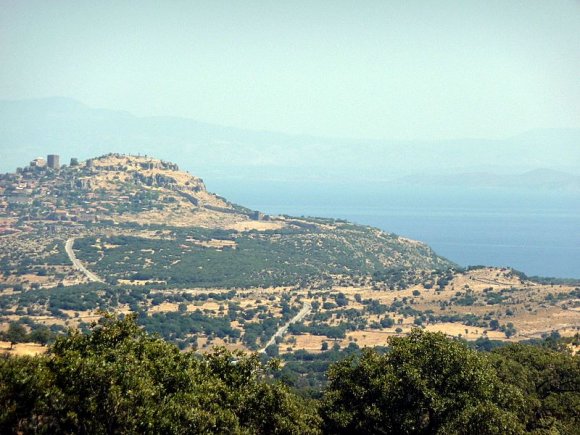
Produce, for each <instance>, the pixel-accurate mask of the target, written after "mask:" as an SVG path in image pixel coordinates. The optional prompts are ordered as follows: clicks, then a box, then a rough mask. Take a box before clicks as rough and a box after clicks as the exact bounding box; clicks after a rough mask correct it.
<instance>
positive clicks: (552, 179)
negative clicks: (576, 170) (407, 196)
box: [398, 169, 580, 191]
mask: <svg viewBox="0 0 580 435" xmlns="http://www.w3.org/2000/svg"><path fill="white" fill-rule="evenodd" d="M398 181H399V182H401V183H405V184H416V185H425V186H433V185H436V186H464V187H506V188H517V189H546V190H548V189H560V190H564V189H565V190H572V191H580V176H578V175H572V174H569V173H566V172H562V171H556V170H552V169H535V170H532V171H527V172H524V173H522V174H497V173H493V172H465V173H458V174H444V175H437V174H431V175H426V174H417V175H412V176H406V177H402V178H400V179H399V180H398Z"/></svg>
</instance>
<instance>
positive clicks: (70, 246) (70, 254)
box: [64, 237, 104, 282]
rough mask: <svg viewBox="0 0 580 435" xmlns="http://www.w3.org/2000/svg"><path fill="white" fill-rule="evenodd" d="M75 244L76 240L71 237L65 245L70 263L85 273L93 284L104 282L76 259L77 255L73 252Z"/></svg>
mask: <svg viewBox="0 0 580 435" xmlns="http://www.w3.org/2000/svg"><path fill="white" fill-rule="evenodd" d="M74 243H75V239H74V237H71V238H70V239H68V240H67V241H66V243H65V244H64V250H65V251H66V254H67V255H68V258H70V261H72V264H73V265H74V267H76V268H77V269H78V270H80V271H81V272H82V273H84V274H85V276H86V277H87V278H88V279H89V281H91V282H104V281H103V280H102V279H101V278H100V277H99V276H98V275H96V274H94V273H93V272H91V271H90V270H89V269H87V268H86V267H85V266H84V265H83V263H81V262H80V260H79V259H78V258H77V257H76V255H75V253H74V251H73V245H74Z"/></svg>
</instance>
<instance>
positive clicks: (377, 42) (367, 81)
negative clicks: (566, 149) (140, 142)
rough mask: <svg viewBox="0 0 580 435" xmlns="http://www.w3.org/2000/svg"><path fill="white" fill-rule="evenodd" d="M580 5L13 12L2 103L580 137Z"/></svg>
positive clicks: (323, 132)
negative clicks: (49, 102) (52, 102)
mask: <svg viewBox="0 0 580 435" xmlns="http://www.w3.org/2000/svg"><path fill="white" fill-rule="evenodd" d="M579 23H580V1H561V0H551V1H549V2H548V1H540V0H537V1H536V0H525V1H517V0H511V1H505V0H499V1H495V0H491V1H489V0H486V1H469V0H457V1H449V0H439V1H413V0H405V1H386V0H381V1H372V0H368V1H341V0H334V1H300V0H292V1H229V2H225V1H219V0H217V1H207V2H197V1H164V2H160V1H147V0H141V1H124V0H115V1H106V0H100V1H98V2H95V1H84V0H75V1H64V0H51V1H46V0H40V1H27V0H0V65H1V67H0V99H24V98H40V97H49V96H63V97H70V98H75V99H78V100H79V101H82V102H84V103H86V104H88V105H90V106H93V107H103V108H108V109H118V110H126V111H130V112H131V113H134V114H136V115H139V116H151V115H168V116H180V117H187V118H192V119H195V120H198V121H203V122H208V123H215V124H221V125H228V126H234V127H240V128H246V129H253V130H267V131H279V132H285V133H293V134H308V135H318V136H330V137H353V138H355V137H356V138H360V137H366V138H375V139H399V140H400V139H404V140H423V139H429V140H433V139H434V140H440V139H454V138H491V139H493V138H504V137H509V136H511V135H516V134H519V133H522V132H525V131H527V130H530V129H536V128H578V127H580V104H579V102H580V80H579V75H580V74H579V73H580V25H579Z"/></svg>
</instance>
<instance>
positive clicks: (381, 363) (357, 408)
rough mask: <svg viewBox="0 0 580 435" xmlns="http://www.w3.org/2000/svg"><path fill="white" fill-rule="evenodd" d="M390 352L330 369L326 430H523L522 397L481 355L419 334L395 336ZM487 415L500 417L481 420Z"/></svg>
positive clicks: (371, 354)
mask: <svg viewBox="0 0 580 435" xmlns="http://www.w3.org/2000/svg"><path fill="white" fill-rule="evenodd" d="M390 346H391V348H390V352H388V353H387V354H384V355H381V354H379V353H377V352H376V351H373V350H368V349H367V350H364V351H363V353H362V356H361V357H360V358H355V357H351V358H347V359H345V360H344V361H341V362H339V363H337V364H335V365H334V366H332V367H331V369H330V371H329V386H328V388H327V390H326V391H325V395H324V399H323V404H322V415H323V418H324V421H325V428H326V430H327V431H328V432H330V433H392V434H395V433H396V434H402V433H420V434H430V433H449V431H448V430H447V429H446V428H465V427H473V428H482V427H485V426H484V425H485V424H490V425H493V424H495V423H494V422H497V424H499V425H500V426H498V427H495V426H494V427H492V428H488V429H489V430H490V431H488V432H486V433H494V431H495V433H502V432H501V431H502V430H503V428H507V427H508V426H507V425H508V424H509V428H510V429H509V430H510V431H511V432H510V431H508V433H519V432H521V431H522V429H523V426H522V424H521V423H520V422H519V420H518V418H517V412H516V411H517V409H518V406H519V405H520V404H522V403H523V398H522V395H521V393H520V392H519V391H517V389H515V388H510V387H506V386H504V385H502V384H501V382H500V381H499V379H498V378H497V376H496V375H495V373H494V371H493V369H491V366H490V365H489V363H488V362H487V361H486V359H485V358H484V357H483V356H482V355H481V354H478V353H477V352H476V351H473V350H470V349H468V348H466V347H465V346H464V345H463V344H461V343H459V342H454V341H451V340H449V339H447V338H446V337H445V336H444V335H443V334H440V333H425V332H422V331H420V330H414V331H413V332H412V333H411V334H410V335H409V336H408V337H403V338H397V337H394V338H392V339H391V340H390ZM481 409H485V410H486V413H487V414H489V415H492V416H494V419H491V420H485V421H480V419H479V414H478V413H477V410H481ZM512 411H513V412H512ZM504 424H505V425H504ZM504 426H505V427H504ZM458 431H459V433H465V432H464V431H463V429H462V430H459V429H458Z"/></svg>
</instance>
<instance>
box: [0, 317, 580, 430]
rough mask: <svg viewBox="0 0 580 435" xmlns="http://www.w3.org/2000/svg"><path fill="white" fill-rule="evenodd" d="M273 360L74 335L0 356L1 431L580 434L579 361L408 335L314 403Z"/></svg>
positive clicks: (101, 329) (357, 359) (141, 339)
mask: <svg viewBox="0 0 580 435" xmlns="http://www.w3.org/2000/svg"><path fill="white" fill-rule="evenodd" d="M275 368H276V360H271V362H270V363H269V364H263V363H261V362H260V360H259V359H258V357H257V356H256V355H251V356H247V355H244V354H242V353H237V352H233V353H232V352H228V351H226V350H224V349H216V350H214V351H213V353H210V354H206V355H203V356H201V355H198V354H195V353H192V352H180V351H179V350H178V349H177V347H175V346H174V345H172V344H169V343H167V342H165V341H163V340H161V339H159V338H156V337H153V336H149V335H147V334H146V333H145V332H144V331H143V330H141V329H140V328H139V327H138V326H136V324H135V321H134V318H132V317H127V318H125V319H122V320H119V319H115V318H111V317H108V318H105V319H104V321H103V322H101V324H99V325H95V326H94V327H93V329H92V331H91V332H90V333H89V334H81V333H79V332H71V333H70V334H69V335H68V336H67V337H65V338H60V339H58V340H57V341H56V343H55V344H54V345H53V346H52V347H51V348H50V350H49V352H48V353H47V354H46V355H44V356H38V357H34V358H30V357H5V358H2V359H1V360H0V433H89V434H93V433H281V434H282V433H288V434H291V433H293V434H303V433H321V432H323V433H337V434H338V433H349V434H350V433H379V434H405V433H408V434H412V433H416V434H431V433H442V434H453V433H455V434H471V433H480V434H517V433H530V432H532V433H538V434H548V433H554V434H557V433H561V434H573V433H578V429H577V428H578V427H580V368H579V362H578V357H574V356H572V355H571V354H568V353H565V352H556V351H552V350H549V349H544V348H540V347H532V346H526V345H510V346H506V347H503V348H501V349H498V350H496V351H494V352H492V353H479V352H476V351H474V350H471V349H468V348H467V347H466V346H465V345H463V344H462V343H460V342H457V341H452V340H449V339H448V338H446V337H445V336H444V335H442V334H434V333H427V332H422V331H420V330H415V331H413V332H412V333H411V334H410V335H409V336H408V337H403V338H393V339H391V341H390V348H389V351H388V352H387V353H379V352H377V351H374V350H368V349H365V350H364V351H363V352H362V353H361V354H359V355H357V356H352V357H349V358H346V359H344V360H343V361H340V362H338V363H337V364H335V365H334V366H332V367H331V369H330V370H329V372H328V380H329V382H328V386H327V387H326V389H325V391H324V392H323V397H322V399H321V400H320V401H316V400H313V399H304V398H302V397H301V396H300V395H299V394H298V393H297V392H292V391H291V390H290V389H289V388H288V387H286V386H285V385H283V384H282V383H280V382H276V381H274V380H273V378H272V376H271V373H272V370H274V369H275Z"/></svg>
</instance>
